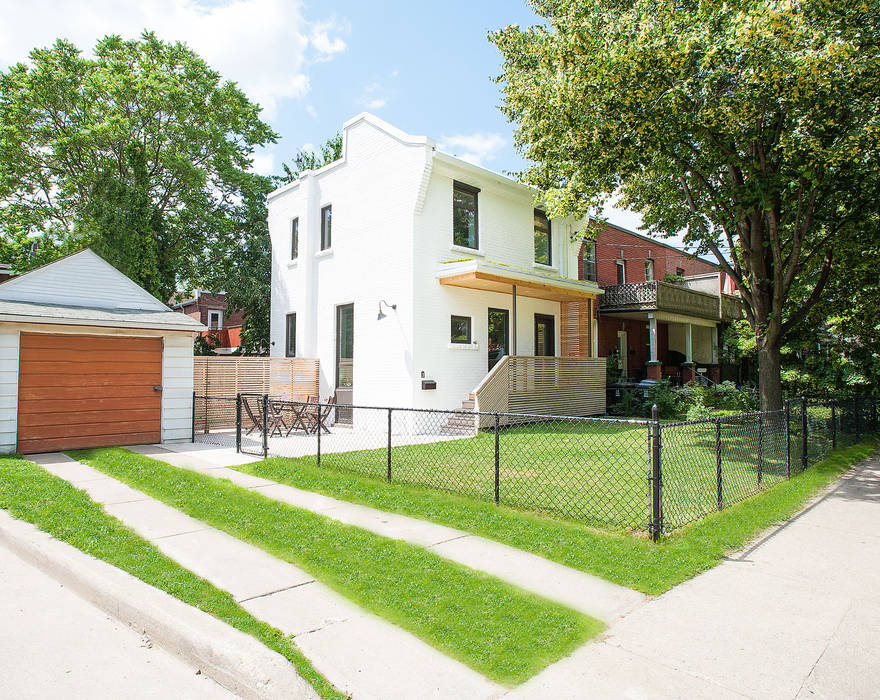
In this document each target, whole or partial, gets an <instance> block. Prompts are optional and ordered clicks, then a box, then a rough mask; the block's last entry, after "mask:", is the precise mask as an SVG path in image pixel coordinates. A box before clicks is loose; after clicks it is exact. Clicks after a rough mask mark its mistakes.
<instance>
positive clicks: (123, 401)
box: [17, 333, 162, 454]
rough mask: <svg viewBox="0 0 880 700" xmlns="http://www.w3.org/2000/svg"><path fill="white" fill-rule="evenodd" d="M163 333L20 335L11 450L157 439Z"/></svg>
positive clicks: (159, 421)
mask: <svg viewBox="0 0 880 700" xmlns="http://www.w3.org/2000/svg"><path fill="white" fill-rule="evenodd" d="M161 385H162V338H159V337H156V338H131V337H125V338H123V337H116V336H87V335H49V334H42V333H22V334H21V340H20V351H19V367H18V386H19V392H18V399H19V400H18V431H17V441H18V451H19V452H21V453H23V454H32V453H35V452H48V451H55V450H63V449H75V448H84V447H104V446H108V445H133V444H137V443H143V442H159V440H160V439H161V414H162V394H161V392H158V391H155V389H154V388H153V387H154V386H161Z"/></svg>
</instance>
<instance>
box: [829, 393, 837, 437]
mask: <svg viewBox="0 0 880 700" xmlns="http://www.w3.org/2000/svg"><path fill="white" fill-rule="evenodd" d="M830 403H831V449H832V450H836V449H837V409H836V408H835V406H834V399H831V401H830Z"/></svg>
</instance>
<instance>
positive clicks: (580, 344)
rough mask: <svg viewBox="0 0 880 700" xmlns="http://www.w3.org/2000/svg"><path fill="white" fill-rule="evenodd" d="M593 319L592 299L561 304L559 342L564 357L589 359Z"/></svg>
mask: <svg viewBox="0 0 880 700" xmlns="http://www.w3.org/2000/svg"><path fill="white" fill-rule="evenodd" d="M592 319H593V300H592V299H578V300H577V301H564V302H562V304H560V314H559V326H560V327H559V340H560V350H561V351H562V355H563V356H566V357H589V356H590V355H591V354H592V350H591V348H592V346H593V342H592V325H593V324H592Z"/></svg>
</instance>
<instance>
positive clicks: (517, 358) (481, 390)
mask: <svg viewBox="0 0 880 700" xmlns="http://www.w3.org/2000/svg"><path fill="white" fill-rule="evenodd" d="M605 365H606V361H605V358H604V357H533V356H526V355H512V356H507V357H505V358H503V359H502V360H501V361H500V362H499V363H498V364H497V365H495V367H493V368H492V371H491V372H490V373H489V374H488V375H487V376H486V379H484V380H483V382H482V383H481V384H480V386H478V387H477V388H476V390H475V391H474V398H475V402H476V410H477V411H486V412H490V413H494V412H496V411H497V412H499V413H503V412H509V413H529V414H546V415H560V416H595V415H602V414H604V413H605ZM480 420H481V424H480V427H488V425H489V422H490V421H491V420H492V417H491V416H482V417H481V419H480ZM503 420H505V421H506V422H510V421H512V420H513V419H512V418H509V417H505V418H504V419H503Z"/></svg>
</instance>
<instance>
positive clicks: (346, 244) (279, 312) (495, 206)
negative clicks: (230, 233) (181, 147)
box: [268, 114, 606, 421]
mask: <svg viewBox="0 0 880 700" xmlns="http://www.w3.org/2000/svg"><path fill="white" fill-rule="evenodd" d="M342 137H343V153H342V157H341V158H340V159H339V160H337V161H335V162H333V163H330V164H328V165H326V166H324V167H322V168H320V169H319V170H316V171H306V172H304V173H302V174H301V176H300V177H299V179H298V180H296V181H295V182H293V183H290V184H288V185H286V186H284V187H282V188H280V189H278V190H276V191H275V192H273V193H271V194H270V195H269V198H268V206H269V231H270V234H271V239H272V298H271V308H272V312H271V355H272V356H275V357H283V356H289V357H290V356H299V357H310V358H318V359H319V361H320V392H321V397H322V398H326V397H327V396H329V395H331V394H332V395H335V397H336V399H337V401H338V402H340V403H353V404H356V405H374V406H401V407H414V408H434V409H451V408H458V407H460V406H463V407H466V408H470V407H476V408H477V409H479V410H483V411H506V410H510V411H512V412H516V411H521V412H526V413H535V412H548V413H549V412H564V413H566V414H569V415H591V414H601V413H604V411H605V372H606V361H605V359H604V358H600V357H599V352H598V351H597V340H598V339H597V337H596V311H597V308H598V305H599V299H600V298H601V296H602V290H601V288H600V286H599V284H598V283H597V282H596V281H595V280H589V279H583V278H582V275H581V274H580V272H581V264H580V262H579V257H578V256H579V252H580V251H579V246H577V245H574V244H572V242H571V237H572V234H573V233H575V232H576V231H578V230H580V229H582V228H584V224H583V222H578V221H575V220H572V219H553V220H551V219H548V217H547V216H546V214H545V213H544V211H543V209H542V208H541V206H540V205H538V204H536V198H535V197H536V193H535V191H534V190H532V189H530V188H528V187H525V186H523V185H522V184H520V183H518V182H516V181H514V180H512V179H510V178H507V177H504V176H502V175H499V174H497V173H494V172H491V171H489V170H486V169H485V168H482V167H478V166H476V165H472V164H470V163H467V162H465V161H463V160H460V159H459V158H456V157H453V156H451V155H448V154H446V153H443V152H441V151H439V150H437V148H436V146H435V143H434V142H433V141H432V140H430V139H428V138H426V137H423V136H412V135H409V134H406V133H404V132H402V131H400V130H399V129H396V128H395V127H393V126H391V125H389V124H387V123H385V122H384V121H382V120H381V119H378V118H377V117H375V116H373V115H370V114H361V115H359V116H357V117H355V118H354V119H352V120H350V121H348V122H347V123H346V124H345V125H344V127H343V131H342ZM344 415H345V414H344V413H343V412H341V411H340V412H339V413H337V420H338V421H342V420H343V416H344Z"/></svg>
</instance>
